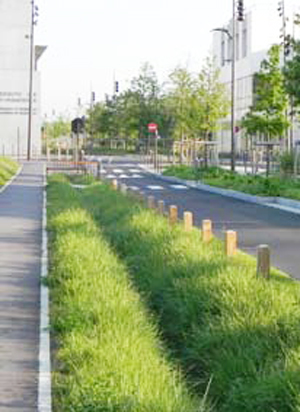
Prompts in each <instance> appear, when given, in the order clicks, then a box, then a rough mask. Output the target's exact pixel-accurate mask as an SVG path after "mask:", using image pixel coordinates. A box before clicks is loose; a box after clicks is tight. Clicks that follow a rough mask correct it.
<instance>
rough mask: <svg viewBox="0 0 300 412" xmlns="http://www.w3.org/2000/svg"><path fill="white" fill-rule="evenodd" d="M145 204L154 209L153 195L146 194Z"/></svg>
mask: <svg viewBox="0 0 300 412" xmlns="http://www.w3.org/2000/svg"><path fill="white" fill-rule="evenodd" d="M147 206H148V208H149V209H155V197H154V196H148V199H147Z"/></svg>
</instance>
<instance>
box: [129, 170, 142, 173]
mask: <svg viewBox="0 0 300 412" xmlns="http://www.w3.org/2000/svg"><path fill="white" fill-rule="evenodd" d="M129 172H130V173H140V172H141V171H140V170H139V169H130V170H129Z"/></svg>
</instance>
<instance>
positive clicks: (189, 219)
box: [183, 212, 193, 232]
mask: <svg viewBox="0 0 300 412" xmlns="http://www.w3.org/2000/svg"><path fill="white" fill-rule="evenodd" d="M183 222H184V230H185V231H186V232H190V231H191V230H192V228H193V213H192V212H184V214H183Z"/></svg>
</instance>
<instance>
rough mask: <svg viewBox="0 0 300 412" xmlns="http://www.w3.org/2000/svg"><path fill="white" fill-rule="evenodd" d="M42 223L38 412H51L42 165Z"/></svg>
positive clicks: (45, 202) (46, 259) (45, 204)
mask: <svg viewBox="0 0 300 412" xmlns="http://www.w3.org/2000/svg"><path fill="white" fill-rule="evenodd" d="M43 186H44V191H43V221H42V231H43V235H42V257H41V298H40V299H41V306H40V344H39V380H38V412H51V411H52V402H51V361H50V332H49V289H48V287H47V286H46V285H45V284H44V280H45V278H47V276H48V234H47V191H46V187H47V175H46V165H44V184H43Z"/></svg>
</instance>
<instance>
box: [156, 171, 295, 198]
mask: <svg viewBox="0 0 300 412" xmlns="http://www.w3.org/2000/svg"><path fill="white" fill-rule="evenodd" d="M164 175H165V176H175V177H179V178H180V179H185V180H198V181H201V182H202V183H205V184H208V185H211V186H217V187H222V188H226V189H233V190H237V191H241V192H245V193H250V194H253V195H259V196H280V197H287V198H291V199H296V200H300V180H299V179H293V178H291V177H286V178H284V177H279V176H272V177H269V178H266V177H264V176H253V175H247V176H243V175H239V174H238V173H232V172H231V171H227V170H223V169H220V168H216V167H210V168H208V169H197V168H194V167H191V166H171V167H169V168H167V169H166V170H165V171H164Z"/></svg>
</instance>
